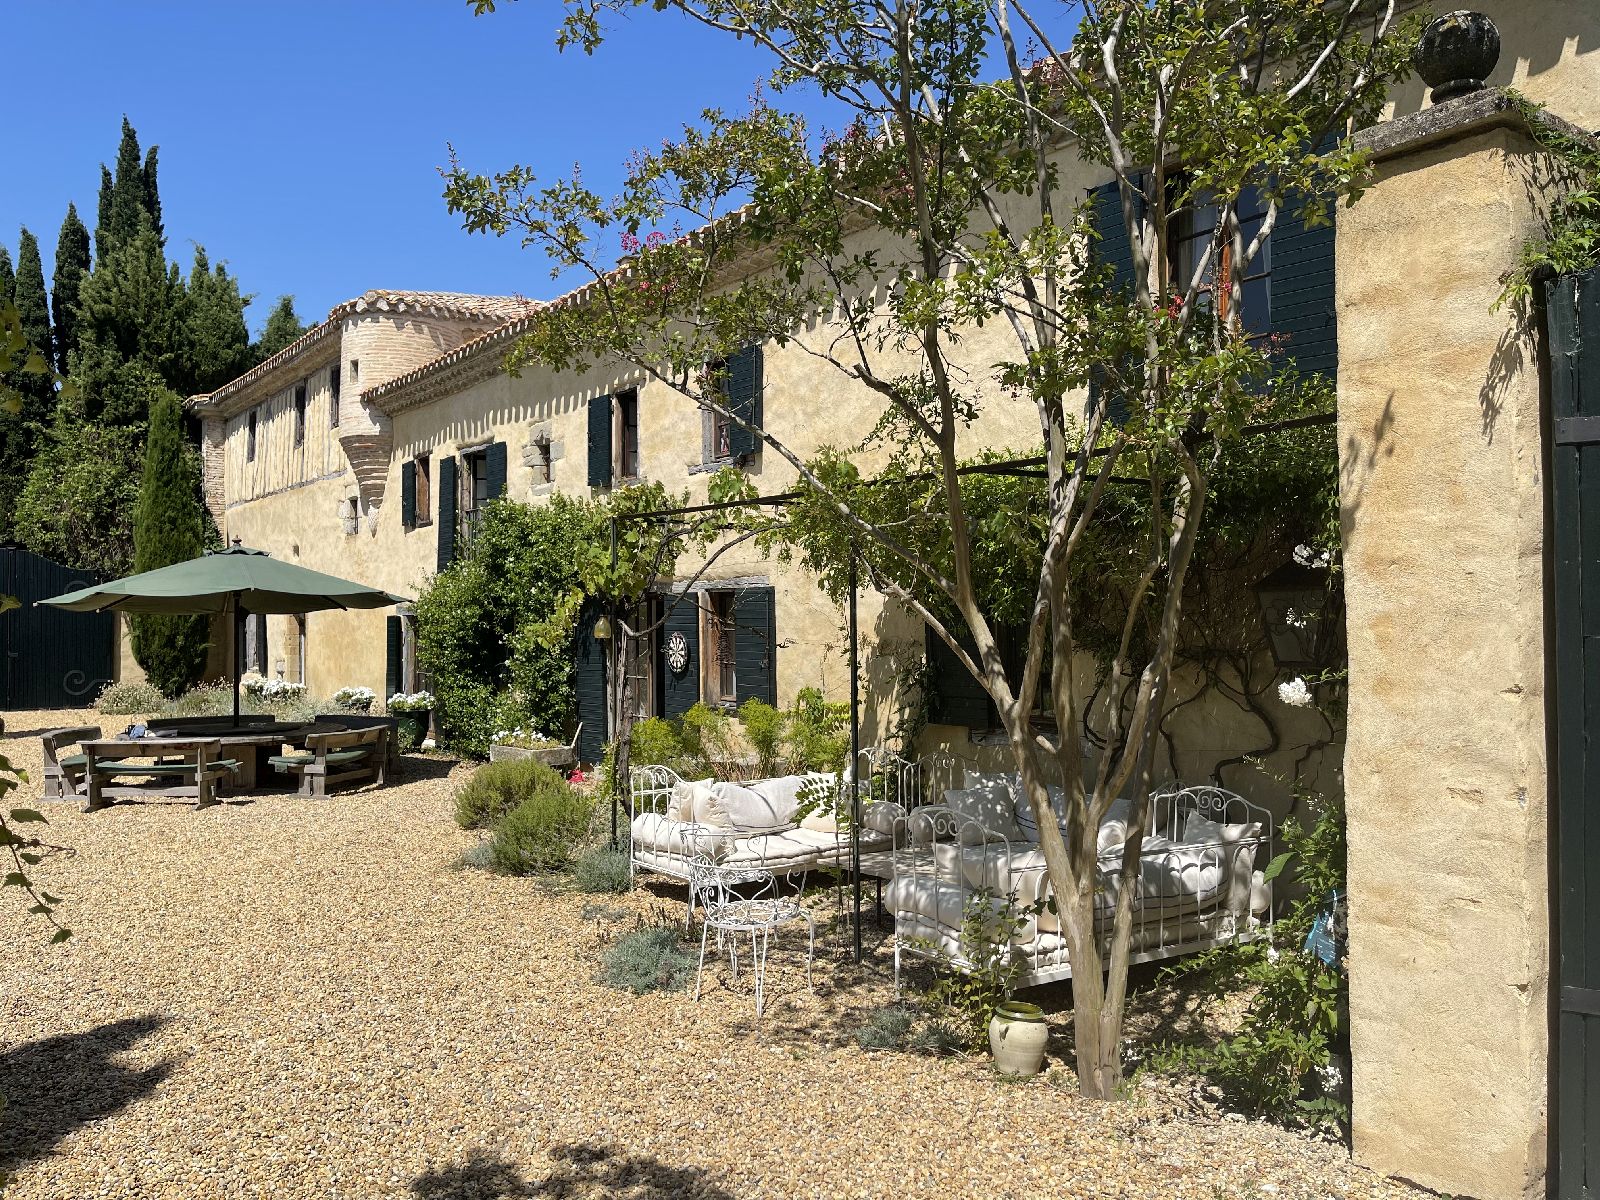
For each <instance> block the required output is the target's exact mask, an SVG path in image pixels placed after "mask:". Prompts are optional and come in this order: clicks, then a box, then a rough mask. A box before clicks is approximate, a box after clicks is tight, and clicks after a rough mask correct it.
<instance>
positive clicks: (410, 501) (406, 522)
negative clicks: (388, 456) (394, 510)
mask: <svg viewBox="0 0 1600 1200" xmlns="http://www.w3.org/2000/svg"><path fill="white" fill-rule="evenodd" d="M400 524H401V525H403V526H404V527H405V528H407V529H415V528H416V527H417V463H416V460H415V459H407V460H406V461H405V462H403V463H401V464H400Z"/></svg>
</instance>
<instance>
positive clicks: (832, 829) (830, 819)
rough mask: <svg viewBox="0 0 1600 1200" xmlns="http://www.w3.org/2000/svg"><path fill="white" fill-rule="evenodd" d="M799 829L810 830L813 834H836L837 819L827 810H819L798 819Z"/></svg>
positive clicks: (837, 827)
mask: <svg viewBox="0 0 1600 1200" xmlns="http://www.w3.org/2000/svg"><path fill="white" fill-rule="evenodd" d="M800 828H801V829H810V830H812V831H813V832H815V833H838V832H839V818H838V817H836V816H834V815H833V814H832V813H831V812H829V811H828V810H827V809H823V808H819V809H817V810H816V811H815V812H810V813H807V814H806V815H805V816H803V817H801V818H800Z"/></svg>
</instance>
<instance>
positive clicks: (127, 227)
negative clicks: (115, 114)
mask: <svg viewBox="0 0 1600 1200" xmlns="http://www.w3.org/2000/svg"><path fill="white" fill-rule="evenodd" d="M149 211H150V204H149V199H148V198H147V197H146V196H145V188H144V167H143V165H142V164H141V163H140V161H139V135H138V134H137V133H135V132H134V131H133V126H132V125H130V124H129V123H128V118H127V117H123V118H122V142H121V144H120V145H118V147H117V170H116V175H115V178H114V181H113V183H112V185H111V220H110V222H109V224H108V238H107V242H106V244H107V246H108V247H109V248H111V249H113V250H114V249H116V247H118V246H121V245H125V244H127V243H128V242H129V241H131V240H132V239H133V238H134V237H135V236H136V235H137V234H138V232H139V227H140V226H141V225H142V224H144V222H145V219H146V218H147V217H148V215H149Z"/></svg>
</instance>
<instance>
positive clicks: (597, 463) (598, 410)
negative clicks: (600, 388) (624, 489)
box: [589, 396, 611, 488]
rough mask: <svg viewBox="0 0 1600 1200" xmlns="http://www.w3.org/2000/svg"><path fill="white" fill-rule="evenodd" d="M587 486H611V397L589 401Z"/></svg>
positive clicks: (599, 397) (598, 397)
mask: <svg viewBox="0 0 1600 1200" xmlns="http://www.w3.org/2000/svg"><path fill="white" fill-rule="evenodd" d="M589 486H590V487H598V488H608V487H610V486H611V397H610V396H596V397H594V398H593V399H592V400H590V401H589Z"/></svg>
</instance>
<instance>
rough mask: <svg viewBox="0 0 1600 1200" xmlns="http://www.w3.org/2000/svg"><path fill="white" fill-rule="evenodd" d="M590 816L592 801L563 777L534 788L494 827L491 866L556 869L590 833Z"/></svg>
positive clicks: (512, 870)
mask: <svg viewBox="0 0 1600 1200" xmlns="http://www.w3.org/2000/svg"><path fill="white" fill-rule="evenodd" d="M593 817H594V802H593V801H592V800H590V799H589V797H588V796H584V795H580V794H579V793H578V792H577V791H575V790H574V789H573V788H572V787H571V786H570V785H568V784H567V783H566V781H565V780H560V779H558V780H557V781H556V786H554V787H548V786H541V787H537V788H535V789H534V790H533V792H532V794H531V795H529V796H527V797H525V798H524V799H522V800H521V801H520V802H519V803H518V804H517V806H516V807H515V808H513V809H512V810H511V811H510V812H508V813H506V815H505V816H503V817H501V818H500V822H499V824H498V825H496V826H495V830H494V840H493V841H492V842H491V843H490V854H491V856H492V857H493V859H494V865H495V867H496V868H497V869H498V870H501V871H504V872H505V873H506V874H508V875H533V874H537V873H539V872H543V871H559V870H561V869H562V868H563V867H565V866H567V865H568V864H569V863H570V862H571V861H572V856H573V852H574V851H575V850H576V848H577V847H578V846H581V845H582V844H583V842H584V840H585V839H586V838H587V837H588V836H589V822H590V821H591V820H592V819H593Z"/></svg>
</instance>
